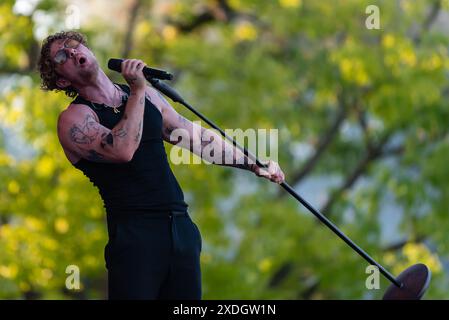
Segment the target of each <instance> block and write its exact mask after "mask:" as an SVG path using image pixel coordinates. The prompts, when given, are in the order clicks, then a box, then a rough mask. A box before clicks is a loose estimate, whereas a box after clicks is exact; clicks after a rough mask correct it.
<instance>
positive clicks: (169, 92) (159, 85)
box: [147, 77, 403, 288]
mask: <svg viewBox="0 0 449 320" xmlns="http://www.w3.org/2000/svg"><path fill="white" fill-rule="evenodd" d="M147 80H148V81H149V82H150V83H151V85H152V86H153V87H155V88H156V89H157V90H159V91H160V92H162V93H163V94H164V95H166V96H167V97H169V98H170V99H171V100H173V101H174V102H178V103H180V104H182V105H183V106H185V107H186V108H187V109H189V110H190V111H191V112H193V113H194V114H195V115H197V116H198V117H199V118H201V119H202V120H203V121H205V122H206V123H207V124H208V125H210V126H211V127H212V128H214V129H216V130H217V131H218V132H220V134H221V135H222V136H223V137H224V138H226V139H227V140H228V141H230V142H232V144H233V145H234V146H235V147H236V148H239V149H240V150H241V151H242V152H243V153H244V154H245V156H247V157H249V158H250V159H251V160H253V161H254V162H255V163H256V164H257V166H259V167H261V168H266V167H267V166H266V165H265V164H262V163H261V162H260V161H259V159H257V157H256V156H255V155H253V154H252V153H251V152H249V151H248V150H246V148H244V147H241V146H240V145H238V144H237V142H236V141H235V140H234V139H233V138H231V137H229V136H228V135H227V134H226V133H225V132H224V131H223V130H221V129H220V128H219V127H218V126H217V125H215V124H214V123H213V122H212V121H210V120H209V119H207V118H206V117H205V116H203V115H202V114H201V113H199V112H198V111H196V110H195V109H194V108H193V107H192V106H190V105H189V104H188V103H187V102H186V101H184V99H183V98H182V97H181V96H180V95H179V93H177V92H176V90H174V89H173V88H171V87H170V86H169V85H167V84H166V83H164V82H161V81H160V80H158V79H154V78H149V77H148V78H147ZM280 185H281V187H283V188H284V189H285V190H286V191H287V192H288V193H289V194H290V195H292V196H293V197H294V198H295V199H296V200H298V201H299V202H300V203H301V204H302V205H303V206H304V207H306V208H307V209H308V210H309V211H310V212H311V213H312V214H313V215H315V217H317V218H318V219H319V220H320V221H321V222H322V223H323V224H325V225H326V226H327V227H328V228H329V229H330V230H331V231H332V232H334V233H335V234H336V235H337V236H338V237H340V238H341V239H342V240H343V241H344V242H346V244H347V245H349V246H350V247H351V248H352V249H353V250H354V251H356V252H357V253H358V254H359V255H360V256H361V257H362V258H364V259H365V260H366V261H368V262H369V263H370V264H371V265H375V266H377V267H378V268H379V271H380V272H381V273H382V274H383V275H384V276H385V278H387V279H388V280H389V281H390V282H391V283H392V284H393V285H394V286H395V287H396V288H401V287H402V286H403V283H401V282H400V281H398V280H397V279H396V278H395V277H394V276H393V275H392V274H391V273H390V272H388V271H387V270H386V269H385V268H384V267H383V266H382V265H380V264H379V263H378V262H377V261H376V260H374V259H373V258H372V257H371V256H370V255H368V254H367V253H366V252H365V251H364V250H363V249H362V248H360V247H359V246H358V245H357V244H355V243H354V242H353V241H352V240H351V239H350V238H348V237H347V236H346V235H345V234H344V233H343V232H342V231H340V230H339V229H338V228H337V226H335V225H334V224H333V223H332V222H331V221H330V220H329V219H328V218H326V216H324V215H323V214H322V213H321V212H319V211H318V210H317V209H315V208H314V207H313V206H312V205H311V204H310V203H308V202H307V201H306V200H304V199H303V198H302V197H301V196H300V195H299V194H298V193H296V191H295V190H294V189H293V188H292V187H291V186H290V185H288V184H287V183H286V182H282V183H281V184H280Z"/></svg>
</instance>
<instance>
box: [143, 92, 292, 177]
mask: <svg viewBox="0 0 449 320" xmlns="http://www.w3.org/2000/svg"><path fill="white" fill-rule="evenodd" d="M147 95H148V96H149V98H150V99H151V101H152V102H153V103H154V104H155V105H156V106H158V107H160V109H161V110H162V117H163V128H162V136H163V138H164V140H165V141H167V142H169V143H171V144H173V145H176V146H179V147H181V148H185V149H188V150H190V151H191V152H193V153H194V154H196V155H198V156H199V157H201V158H202V159H204V160H206V161H208V162H210V163H213V164H217V165H223V166H230V167H235V168H240V169H244V170H249V171H252V172H254V173H255V174H256V175H257V176H260V177H264V178H266V179H269V180H271V181H273V182H276V183H281V182H283V181H284V180H285V176H284V173H283V172H282V170H281V168H280V167H279V164H278V163H276V162H274V161H269V162H268V163H267V168H260V167H258V166H257V165H256V164H255V163H254V161H252V160H250V159H248V157H246V156H245V154H244V153H243V152H242V151H241V150H240V149H239V148H237V147H234V146H233V145H232V144H231V143H230V142H228V141H227V140H225V139H224V138H223V137H222V136H221V135H220V134H218V133H216V132H215V131H213V130H209V129H205V128H203V127H201V126H200V125H199V124H197V123H192V122H191V121H189V120H187V119H186V118H184V117H183V116H181V115H180V114H178V113H177V112H176V111H175V109H173V107H172V106H171V105H170V103H168V101H167V100H166V99H165V98H164V97H163V96H162V95H161V94H160V93H159V91H157V90H155V89H154V88H151V87H148V88H147Z"/></svg>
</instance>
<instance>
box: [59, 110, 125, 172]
mask: <svg viewBox="0 0 449 320" xmlns="http://www.w3.org/2000/svg"><path fill="white" fill-rule="evenodd" d="M78 109H79V110H76V111H73V112H71V113H66V114H61V116H60V117H59V119H58V136H59V139H60V141H61V144H62V145H63V147H65V148H67V149H68V150H70V151H71V152H74V153H75V154H77V155H78V156H80V157H81V158H84V159H87V160H90V161H95V162H115V163H118V162H126V159H124V157H123V156H122V154H121V153H120V152H118V150H115V149H114V138H115V136H114V134H113V133H112V131H111V130H110V129H108V128H106V127H104V126H103V125H101V124H100V123H99V122H98V120H97V119H96V117H95V115H94V113H93V112H92V111H91V110H89V111H88V110H83V108H82V107H80V108H78ZM66 112H67V111H66ZM115 134H116V135H117V134H120V133H119V132H118V133H115Z"/></svg>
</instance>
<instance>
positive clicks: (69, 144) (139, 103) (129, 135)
mask: <svg viewBox="0 0 449 320" xmlns="http://www.w3.org/2000/svg"><path fill="white" fill-rule="evenodd" d="M144 67H145V63H144V62H142V61H141V60H135V59H130V60H125V61H124V62H123V63H122V75H123V77H124V78H125V79H126V81H127V82H128V84H129V86H130V88H131V94H130V97H129V99H128V102H127V105H126V110H125V113H124V114H123V117H122V119H120V121H119V122H118V123H117V124H116V125H115V127H114V128H112V130H109V129H108V128H106V127H104V126H102V125H101V124H100V123H99V120H98V118H97V115H96V114H95V112H93V111H92V109H90V108H89V107H88V106H85V105H82V104H72V105H70V106H69V108H67V110H65V111H63V112H62V113H61V115H60V116H59V119H58V136H59V140H60V142H61V145H62V146H63V148H64V149H67V150H69V151H71V152H73V153H75V154H77V155H78V156H80V157H81V158H85V159H87V160H90V161H97V162H128V161H130V160H131V159H132V158H133V156H134V152H135V151H136V149H137V148H138V146H139V143H140V139H141V136H142V127H143V125H142V122H143V113H144V110H145V87H146V81H145V77H144V76H143V73H142V69H143V68H144Z"/></svg>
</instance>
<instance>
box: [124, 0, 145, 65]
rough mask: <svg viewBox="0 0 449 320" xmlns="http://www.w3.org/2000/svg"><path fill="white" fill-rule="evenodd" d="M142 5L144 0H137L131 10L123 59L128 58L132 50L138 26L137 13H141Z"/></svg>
mask: <svg viewBox="0 0 449 320" xmlns="http://www.w3.org/2000/svg"><path fill="white" fill-rule="evenodd" d="M141 5H142V0H135V1H134V3H133V4H132V6H131V8H130V10H129V17H128V22H127V26H126V33H125V40H124V46H123V52H122V57H123V59H127V58H128V57H129V54H130V52H131V50H132V46H133V39H132V36H133V34H134V29H135V27H136V21H137V14H138V13H139V9H140V7H141Z"/></svg>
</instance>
